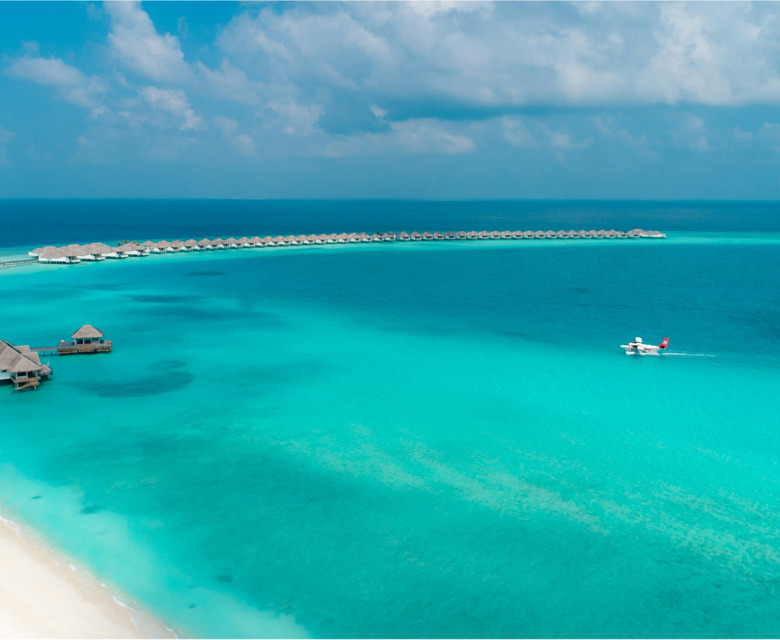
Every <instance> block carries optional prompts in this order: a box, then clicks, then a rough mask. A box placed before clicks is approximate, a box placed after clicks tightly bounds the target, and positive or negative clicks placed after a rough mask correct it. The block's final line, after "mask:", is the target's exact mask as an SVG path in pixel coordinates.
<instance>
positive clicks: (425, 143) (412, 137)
mask: <svg viewBox="0 0 780 640" xmlns="http://www.w3.org/2000/svg"><path fill="white" fill-rule="evenodd" d="M475 148H476V144H475V143H474V140H472V139H471V138H470V137H469V136H467V135H464V134H463V133H457V132H455V131H452V130H451V129H450V128H448V127H446V126H444V125H443V124H442V123H440V122H438V121H436V120H434V119H429V118H425V119H416V120H406V121H404V122H393V123H391V125H390V130H389V131H386V132H383V133H364V134H360V135H353V136H331V137H330V138H329V139H328V141H327V143H326V144H325V145H324V146H321V147H313V148H312V153H313V154H314V155H324V156H330V157H342V156H349V155H363V154H383V153H394V154H406V155H419V154H428V153H435V154H447V155H450V154H462V153H469V152H471V151H474V149H475Z"/></svg>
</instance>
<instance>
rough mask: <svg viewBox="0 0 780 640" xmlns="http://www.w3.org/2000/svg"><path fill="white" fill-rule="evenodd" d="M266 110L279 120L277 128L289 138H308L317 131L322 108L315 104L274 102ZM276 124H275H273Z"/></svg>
mask: <svg viewBox="0 0 780 640" xmlns="http://www.w3.org/2000/svg"><path fill="white" fill-rule="evenodd" d="M268 108H269V109H271V110H272V111H273V112H274V113H276V114H277V115H278V116H279V118H278V119H277V120H278V126H279V127H280V128H281V130H282V131H284V132H285V133H286V134H287V135H289V136H299V137H302V136H308V135H311V134H313V133H316V132H317V131H319V129H318V127H317V122H318V120H319V119H320V116H321V115H322V107H320V106H319V105H316V104H311V105H304V104H298V103H297V102H295V101H294V100H289V99H284V100H274V101H272V102H269V103H268ZM273 124H277V123H273Z"/></svg>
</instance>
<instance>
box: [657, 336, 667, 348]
mask: <svg viewBox="0 0 780 640" xmlns="http://www.w3.org/2000/svg"><path fill="white" fill-rule="evenodd" d="M668 346H669V338H664V339H663V340H661V344H659V345H658V348H659V349H666V347H668Z"/></svg>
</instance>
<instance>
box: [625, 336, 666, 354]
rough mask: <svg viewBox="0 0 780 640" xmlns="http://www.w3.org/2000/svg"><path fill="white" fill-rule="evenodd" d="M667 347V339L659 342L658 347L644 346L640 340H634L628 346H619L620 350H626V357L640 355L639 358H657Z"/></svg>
mask: <svg viewBox="0 0 780 640" xmlns="http://www.w3.org/2000/svg"><path fill="white" fill-rule="evenodd" d="M668 346H669V338H664V339H663V340H661V344H659V345H658V346H656V345H654V344H645V343H644V342H642V338H634V339H633V340H632V341H631V342H629V343H628V344H621V345H620V348H621V349H625V350H626V355H627V356H633V355H637V354H638V355H640V356H657V355H658V354H659V352H660V351H662V350H664V349H666V347H668Z"/></svg>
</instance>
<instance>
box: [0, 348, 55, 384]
mask: <svg viewBox="0 0 780 640" xmlns="http://www.w3.org/2000/svg"><path fill="white" fill-rule="evenodd" d="M49 375H51V368H50V367H49V366H48V365H45V364H41V359H40V357H39V356H38V354H37V353H36V352H35V351H31V350H30V347H28V346H19V347H17V346H14V345H13V344H11V343H10V342H7V341H5V340H0V380H10V381H11V382H12V383H13V385H14V389H16V390H17V391H19V390H22V389H37V388H38V385H39V384H40V381H41V379H42V378H46V377H48V376H49Z"/></svg>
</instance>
